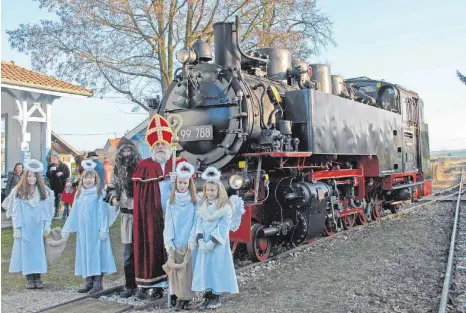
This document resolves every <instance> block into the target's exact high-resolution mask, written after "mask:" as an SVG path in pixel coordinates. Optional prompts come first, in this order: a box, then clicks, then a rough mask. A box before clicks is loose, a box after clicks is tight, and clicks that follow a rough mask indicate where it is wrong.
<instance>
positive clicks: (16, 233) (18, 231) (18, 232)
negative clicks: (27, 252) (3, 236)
mask: <svg viewBox="0 0 466 313" xmlns="http://www.w3.org/2000/svg"><path fill="white" fill-rule="evenodd" d="M13 237H14V238H15V239H18V240H20V239H21V228H20V227H18V228H15V230H14V231H13Z"/></svg>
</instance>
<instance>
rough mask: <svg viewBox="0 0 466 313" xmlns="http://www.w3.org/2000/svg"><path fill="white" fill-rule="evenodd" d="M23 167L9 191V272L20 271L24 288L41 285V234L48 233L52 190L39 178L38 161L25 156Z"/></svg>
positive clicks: (43, 256)
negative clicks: (12, 239)
mask: <svg viewBox="0 0 466 313" xmlns="http://www.w3.org/2000/svg"><path fill="white" fill-rule="evenodd" d="M24 169H25V171H24V172H23V174H22V176H21V179H20V181H19V183H18V185H17V186H16V187H15V189H14V190H13V191H12V193H11V195H12V202H13V205H12V208H11V216H12V221H13V229H14V232H13V237H14V240H15V241H14V243H13V251H12V253H11V261H10V269H9V271H10V273H16V272H23V275H26V288H27V289H35V288H37V289H42V288H43V287H44V285H43V283H42V280H41V274H43V273H47V259H46V254H45V245H44V238H45V237H47V236H48V235H49V233H50V225H51V222H52V217H53V214H54V210H55V209H54V201H55V198H54V194H53V191H51V190H50V189H48V188H47V187H46V186H45V184H44V181H43V180H42V177H41V173H42V172H43V170H44V167H43V165H42V163H40V162H39V161H37V160H28V161H26V162H25V165H24Z"/></svg>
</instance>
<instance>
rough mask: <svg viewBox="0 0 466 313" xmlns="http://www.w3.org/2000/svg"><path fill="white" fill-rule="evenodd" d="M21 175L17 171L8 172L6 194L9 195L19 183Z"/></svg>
mask: <svg viewBox="0 0 466 313" xmlns="http://www.w3.org/2000/svg"><path fill="white" fill-rule="evenodd" d="M20 179H21V175H17V174H16V172H8V179H7V181H6V186H5V195H6V196H8V195H9V194H10V192H11V190H12V189H13V188H15V187H16V185H17V184H18V183H19V180H20Z"/></svg>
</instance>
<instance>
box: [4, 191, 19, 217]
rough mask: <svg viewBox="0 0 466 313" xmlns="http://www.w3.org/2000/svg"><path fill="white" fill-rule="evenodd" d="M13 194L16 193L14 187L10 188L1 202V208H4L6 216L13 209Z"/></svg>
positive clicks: (9, 215) (8, 215)
mask: <svg viewBox="0 0 466 313" xmlns="http://www.w3.org/2000/svg"><path fill="white" fill-rule="evenodd" d="M15 194H16V187H14V188H13V189H11V192H10V194H9V195H8V196H7V197H6V198H5V200H3V202H2V208H4V209H5V211H6V217H7V218H10V217H11V213H12V212H11V211H12V210H13V202H14V201H15Z"/></svg>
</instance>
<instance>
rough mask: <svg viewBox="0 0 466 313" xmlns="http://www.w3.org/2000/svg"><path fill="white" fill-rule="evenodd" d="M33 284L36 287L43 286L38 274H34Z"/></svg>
mask: <svg viewBox="0 0 466 313" xmlns="http://www.w3.org/2000/svg"><path fill="white" fill-rule="evenodd" d="M34 284H35V285H36V288H37V289H42V288H44V284H43V283H42V280H41V279H40V274H34Z"/></svg>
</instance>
